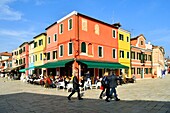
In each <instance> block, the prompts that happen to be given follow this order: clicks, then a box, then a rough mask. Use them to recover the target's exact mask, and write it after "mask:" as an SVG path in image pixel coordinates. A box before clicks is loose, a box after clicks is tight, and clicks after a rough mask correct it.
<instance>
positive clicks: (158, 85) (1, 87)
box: [0, 75, 170, 113]
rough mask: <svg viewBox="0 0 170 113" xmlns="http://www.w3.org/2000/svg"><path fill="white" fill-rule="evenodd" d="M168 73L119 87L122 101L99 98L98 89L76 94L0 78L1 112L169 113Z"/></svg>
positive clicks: (169, 90) (169, 78) (169, 80)
mask: <svg viewBox="0 0 170 113" xmlns="http://www.w3.org/2000/svg"><path fill="white" fill-rule="evenodd" d="M169 83H170V75H167V76H166V77H165V78H164V79H159V78H157V79H143V80H137V83H133V84H131V83H130V84H123V85H122V86H118V88H117V91H118V96H119V98H120V99H121V101H118V102H116V101H114V100H111V102H105V101H104V100H99V99H98V97H99V94H100V92H101V90H100V89H92V90H90V89H88V90H86V91H85V92H84V95H83V98H84V100H77V98H76V96H77V94H75V95H73V98H72V100H71V101H68V100H67V98H66V97H67V96H68V95H69V94H70V92H66V91H63V90H56V89H55V88H54V89H46V88H44V87H41V86H38V85H32V84H27V83H23V82H21V81H15V80H12V81H11V80H6V79H5V78H0V113H104V112H108V113H170V87H169Z"/></svg>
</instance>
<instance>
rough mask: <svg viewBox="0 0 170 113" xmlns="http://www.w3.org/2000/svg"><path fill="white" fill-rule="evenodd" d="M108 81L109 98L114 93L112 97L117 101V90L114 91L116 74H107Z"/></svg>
mask: <svg viewBox="0 0 170 113" xmlns="http://www.w3.org/2000/svg"><path fill="white" fill-rule="evenodd" d="M108 79H109V81H110V84H109V86H110V88H111V91H110V98H112V95H113V93H114V98H115V100H116V101H119V100H120V99H119V98H118V97H117V92H116V87H117V80H118V78H117V76H116V75H115V74H112V75H110V76H109V78H108Z"/></svg>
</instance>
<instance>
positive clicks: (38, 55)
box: [33, 33, 46, 75]
mask: <svg viewBox="0 0 170 113" xmlns="http://www.w3.org/2000/svg"><path fill="white" fill-rule="evenodd" d="M45 47H46V33H41V34H39V35H37V36H35V37H34V50H33V51H34V56H33V62H34V66H35V67H36V66H40V65H43V64H44V58H45V55H44V52H43V51H44V50H45ZM35 71H36V72H35V73H36V74H38V75H39V74H41V73H43V72H42V69H36V70H35Z"/></svg>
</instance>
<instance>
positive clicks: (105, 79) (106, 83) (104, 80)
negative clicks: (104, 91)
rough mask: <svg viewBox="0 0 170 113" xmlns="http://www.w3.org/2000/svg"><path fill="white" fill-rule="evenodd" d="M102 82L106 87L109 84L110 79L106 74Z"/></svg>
mask: <svg viewBox="0 0 170 113" xmlns="http://www.w3.org/2000/svg"><path fill="white" fill-rule="evenodd" d="M101 84H102V86H104V87H107V86H108V85H109V80H108V78H107V77H106V76H104V77H103V78H102V81H101Z"/></svg>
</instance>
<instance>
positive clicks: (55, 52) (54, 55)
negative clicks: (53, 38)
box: [53, 51, 57, 59]
mask: <svg viewBox="0 0 170 113" xmlns="http://www.w3.org/2000/svg"><path fill="white" fill-rule="evenodd" d="M53 59H57V51H53Z"/></svg>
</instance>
